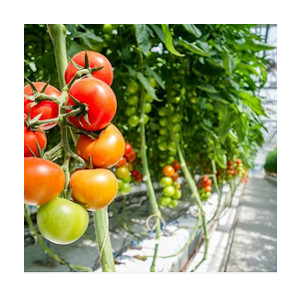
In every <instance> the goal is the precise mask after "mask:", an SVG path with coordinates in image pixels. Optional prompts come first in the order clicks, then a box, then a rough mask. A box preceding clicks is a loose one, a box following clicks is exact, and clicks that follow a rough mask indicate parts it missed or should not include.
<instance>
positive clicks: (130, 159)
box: [125, 151, 136, 163]
mask: <svg viewBox="0 0 300 300" xmlns="http://www.w3.org/2000/svg"><path fill="white" fill-rule="evenodd" d="M125 157H126V159H127V161H128V162H129V163H132V162H134V161H135V159H136V152H135V151H132V152H130V153H129V154H128V155H126V156H125Z"/></svg>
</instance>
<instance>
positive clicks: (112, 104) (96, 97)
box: [67, 78, 117, 131]
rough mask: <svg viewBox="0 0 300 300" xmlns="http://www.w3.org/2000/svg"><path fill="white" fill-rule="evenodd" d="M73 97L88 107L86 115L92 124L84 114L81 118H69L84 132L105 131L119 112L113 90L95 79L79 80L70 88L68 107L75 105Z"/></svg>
mask: <svg viewBox="0 0 300 300" xmlns="http://www.w3.org/2000/svg"><path fill="white" fill-rule="evenodd" d="M71 96H72V97H74V98H75V99H77V100H78V101H79V102H81V103H85V104H86V105H87V106H88V111H87V112H86V114H87V117H88V121H89V123H90V124H89V123H88V122H86V121H85V119H84V113H82V114H81V115H80V116H79V117H78V116H71V117H69V118H68V119H69V121H70V122H71V123H72V124H74V125H76V126H77V127H79V128H82V129H84V130H88V131H98V130H100V129H103V128H104V127H105V126H107V125H108V124H109V123H110V121H111V120H112V119H113V118H114V116H115V113H116V111H117V99H116V96H115V94H114V92H113V90H112V89H111V88H110V87H109V86H108V85H107V84H106V83H104V82H103V81H101V80H98V79H95V78H84V79H80V80H77V81H76V82H75V83H74V84H73V85H72V87H71V88H70V91H69V97H68V101H67V105H75V102H74V101H73V100H72V98H71ZM75 107H76V105H75ZM77 117H78V119H79V120H77Z"/></svg>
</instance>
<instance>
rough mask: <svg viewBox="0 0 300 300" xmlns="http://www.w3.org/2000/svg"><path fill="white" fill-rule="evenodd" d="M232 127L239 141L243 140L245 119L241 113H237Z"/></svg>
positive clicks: (245, 126)
mask: <svg viewBox="0 0 300 300" xmlns="http://www.w3.org/2000/svg"><path fill="white" fill-rule="evenodd" d="M234 129H235V131H236V133H237V136H238V139H239V142H243V141H244V140H245V136H246V130H247V120H246V118H245V117H243V115H242V114H239V115H238V118H237V120H236V123H235V124H234Z"/></svg>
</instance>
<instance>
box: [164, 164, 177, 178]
mask: <svg viewBox="0 0 300 300" xmlns="http://www.w3.org/2000/svg"><path fill="white" fill-rule="evenodd" d="M174 173H175V170H174V168H173V167H172V166H165V167H164V168H163V174H164V175H165V176H169V177H172V176H173V175H174Z"/></svg>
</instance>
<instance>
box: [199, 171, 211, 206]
mask: <svg viewBox="0 0 300 300" xmlns="http://www.w3.org/2000/svg"><path fill="white" fill-rule="evenodd" d="M211 184H212V181H211V179H210V178H209V177H208V176H207V175H206V174H205V175H203V176H202V178H201V182H200V197H201V200H202V201H207V200H208V198H209V197H210V195H211V191H212V187H211Z"/></svg>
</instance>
